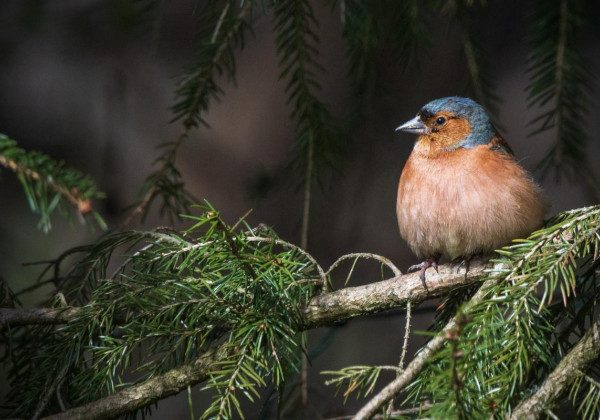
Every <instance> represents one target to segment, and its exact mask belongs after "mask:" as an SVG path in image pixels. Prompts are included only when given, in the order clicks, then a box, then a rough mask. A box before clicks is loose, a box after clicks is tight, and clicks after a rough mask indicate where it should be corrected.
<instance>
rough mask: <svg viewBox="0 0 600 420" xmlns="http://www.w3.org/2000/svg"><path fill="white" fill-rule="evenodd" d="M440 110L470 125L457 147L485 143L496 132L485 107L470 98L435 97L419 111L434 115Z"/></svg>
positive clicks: (469, 146)
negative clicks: (468, 130) (469, 130)
mask: <svg viewBox="0 0 600 420" xmlns="http://www.w3.org/2000/svg"><path fill="white" fill-rule="evenodd" d="M441 111H446V112H451V113H452V114H454V115H456V116H457V117H460V118H465V119H466V120H467V121H469V124H470V125H471V132H470V133H469V135H468V136H467V137H465V138H464V139H463V140H462V141H461V142H460V143H459V144H458V145H457V146H458V147H465V148H471V147H475V146H477V145H480V144H487V143H489V142H490V141H491V140H492V138H493V137H494V134H495V133H496V130H495V129H494V126H493V125H492V122H491V121H490V117H489V116H488V114H487V112H486V110H485V108H484V107H482V106H481V105H479V104H478V103H477V102H475V101H474V100H472V99H469V98H463V97H460V96H449V97H447V98H440V99H435V100H433V101H431V102H429V103H428V104H427V105H425V106H424V107H423V108H422V109H421V111H420V112H419V113H420V114H429V115H434V114H437V113H438V112H441Z"/></svg>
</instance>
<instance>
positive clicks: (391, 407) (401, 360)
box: [387, 300, 412, 415]
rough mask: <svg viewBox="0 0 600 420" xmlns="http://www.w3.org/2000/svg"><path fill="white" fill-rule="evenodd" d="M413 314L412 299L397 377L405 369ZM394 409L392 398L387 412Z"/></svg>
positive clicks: (409, 303)
mask: <svg viewBox="0 0 600 420" xmlns="http://www.w3.org/2000/svg"><path fill="white" fill-rule="evenodd" d="M411 315H412V304H411V302H410V300H409V301H408V302H406V323H405V324H404V340H403V342H402V351H401V352H400V361H399V362H398V369H399V370H398V372H397V373H396V378H398V377H399V376H400V374H401V373H402V371H403V370H404V359H405V358H406V352H407V351H408V339H409V337H410V318H411ZM393 411H394V399H393V398H392V399H391V400H390V403H389V405H388V408H387V414H388V415H391V413H392V412H393Z"/></svg>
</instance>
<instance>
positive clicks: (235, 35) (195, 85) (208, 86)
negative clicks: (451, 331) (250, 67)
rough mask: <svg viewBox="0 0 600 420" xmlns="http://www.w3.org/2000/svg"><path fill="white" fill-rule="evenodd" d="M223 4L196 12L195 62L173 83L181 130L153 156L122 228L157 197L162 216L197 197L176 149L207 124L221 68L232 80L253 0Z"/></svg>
mask: <svg viewBox="0 0 600 420" xmlns="http://www.w3.org/2000/svg"><path fill="white" fill-rule="evenodd" d="M222 3H223V2H220V1H216V0H211V1H209V2H207V5H206V6H205V10H204V11H203V12H202V13H200V21H199V27H200V33H199V34H198V38H199V39H200V41H199V47H198V49H197V52H196V62H195V63H194V64H193V66H192V67H191V69H190V70H189V72H188V74H187V76H186V77H185V78H184V79H183V81H182V82H181V84H180V85H179V87H178V88H177V91H176V94H177V97H178V101H177V102H176V104H175V105H174V106H173V112H174V113H175V117H174V119H173V121H177V120H183V129H182V132H181V134H180V135H179V136H178V137H177V138H176V139H175V140H174V141H171V142H166V143H164V144H161V145H160V146H159V149H162V150H163V153H162V154H161V155H160V156H159V157H158V159H157V160H156V161H155V164H158V169H156V170H155V171H154V172H153V173H152V174H150V175H149V176H148V177H147V178H146V180H145V182H144V186H143V188H142V199H141V200H140V201H139V202H138V203H136V204H135V205H134V206H133V208H132V209H131V210H130V211H129V213H128V215H127V217H126V218H125V220H124V221H123V223H122V224H121V226H122V227H123V228H124V227H127V226H129V225H130V224H131V222H132V221H133V220H134V219H135V218H137V217H141V218H142V220H144V218H145V217H146V215H147V213H148V210H149V208H150V206H151V205H152V204H153V202H154V200H155V199H156V198H159V197H160V198H161V199H162V205H161V208H160V214H161V216H163V215H167V216H168V217H169V218H170V219H171V220H172V219H174V218H175V217H179V215H180V214H182V213H184V212H188V211H189V208H190V206H191V205H192V203H193V202H194V201H195V200H194V197H193V196H192V195H191V194H190V193H189V191H188V190H187V189H186V188H185V183H184V181H183V178H182V177H181V173H180V172H179V170H178V169H177V167H176V166H175V161H176V158H177V153H178V151H179V149H180V147H181V146H182V144H183V143H184V142H185V141H186V140H187V139H188V137H189V134H190V131H191V130H192V129H193V128H195V127H198V126H199V125H200V124H204V125H207V123H206V121H205V120H204V114H205V113H206V112H207V111H208V108H209V105H210V102H211V100H212V99H218V98H219V96H220V95H221V94H222V89H221V88H220V87H219V85H218V83H217V78H218V77H219V76H221V75H222V74H223V73H225V74H226V75H227V76H228V78H229V79H230V80H234V79H235V57H234V52H235V49H236V48H238V47H239V48H243V45H244V34H245V32H247V31H250V30H251V28H250V26H249V25H248V23H247V22H246V19H247V18H248V17H249V16H250V15H251V13H252V9H253V4H254V2H253V1H252V0H247V1H244V2H242V3H243V4H242V5H241V6H239V7H238V6H236V3H237V2H235V1H234V0H226V1H225V4H224V6H222V8H221V9H219V5H221V4H222Z"/></svg>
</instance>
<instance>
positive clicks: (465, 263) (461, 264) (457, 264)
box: [452, 257, 472, 274]
mask: <svg viewBox="0 0 600 420" xmlns="http://www.w3.org/2000/svg"><path fill="white" fill-rule="evenodd" d="M471 258H472V257H465V258H462V259H456V260H454V261H453V262H452V264H453V265H454V268H455V273H456V274H458V273H460V269H461V268H464V269H465V274H467V273H468V272H469V268H470V267H471Z"/></svg>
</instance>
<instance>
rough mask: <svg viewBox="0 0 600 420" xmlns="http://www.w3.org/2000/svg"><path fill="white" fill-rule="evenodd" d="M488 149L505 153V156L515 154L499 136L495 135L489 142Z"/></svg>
mask: <svg viewBox="0 0 600 420" xmlns="http://www.w3.org/2000/svg"><path fill="white" fill-rule="evenodd" d="M490 149H491V150H493V151H497V152H500V153H506V154H507V155H510V156H514V155H515V152H513V150H512V149H511V148H510V146H509V145H508V143H507V142H506V140H504V139H503V138H502V137H500V134H496V135H495V136H494V137H493V138H492V141H490Z"/></svg>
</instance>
